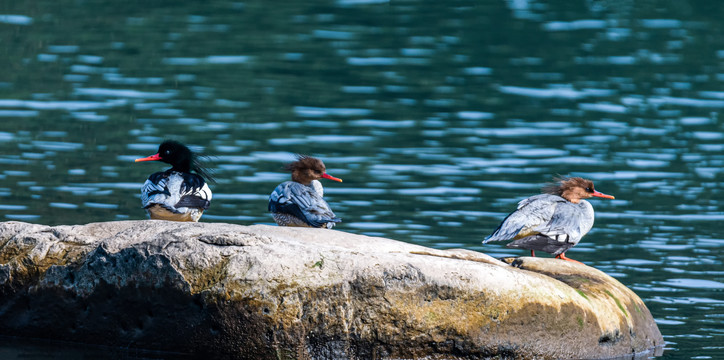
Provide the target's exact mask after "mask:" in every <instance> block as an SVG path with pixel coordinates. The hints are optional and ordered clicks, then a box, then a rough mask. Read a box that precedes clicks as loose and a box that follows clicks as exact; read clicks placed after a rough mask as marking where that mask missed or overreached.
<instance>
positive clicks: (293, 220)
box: [269, 155, 342, 229]
mask: <svg viewBox="0 0 724 360" xmlns="http://www.w3.org/2000/svg"><path fill="white" fill-rule="evenodd" d="M285 168H286V169H287V170H290V171H291V172H292V181H285V182H283V183H281V184H279V185H278V186H277V187H276V188H275V189H274V191H272V193H271V195H269V211H270V212H271V213H272V214H273V217H274V221H275V222H276V223H277V224H278V225H280V226H305V227H315V228H327V229H331V228H332V227H334V225H335V224H336V223H338V222H340V221H342V220H341V219H339V218H337V217H336V215H334V212H333V211H332V209H331V208H330V207H329V204H327V202H326V201H325V200H324V198H323V196H324V190H323V187H322V183H321V182H319V180H318V179H321V178H325V179H330V180H334V181H340V182H341V181H342V179H338V178H335V177H333V176H331V175H329V174H327V173H326V172H325V171H326V168H325V166H324V163H323V162H322V161H321V160H319V159H316V158H313V157H309V156H303V155H299V156H298V157H297V161H295V162H293V163H291V164H288V165H287V166H286V167H285Z"/></svg>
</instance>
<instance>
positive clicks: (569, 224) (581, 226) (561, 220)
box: [535, 200, 593, 245]
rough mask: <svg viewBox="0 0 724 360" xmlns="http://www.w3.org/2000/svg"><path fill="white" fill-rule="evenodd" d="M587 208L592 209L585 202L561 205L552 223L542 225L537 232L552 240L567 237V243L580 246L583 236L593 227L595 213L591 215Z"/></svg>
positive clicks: (557, 208) (551, 220)
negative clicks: (559, 236) (560, 236)
mask: <svg viewBox="0 0 724 360" xmlns="http://www.w3.org/2000/svg"><path fill="white" fill-rule="evenodd" d="M587 207H590V204H588V202H586V201H585V200H583V201H581V202H580V203H578V204H573V203H570V202H563V203H560V204H558V206H557V207H556V211H555V213H554V214H553V217H552V218H551V219H550V221H549V222H548V223H547V224H541V225H540V226H538V227H537V228H536V229H535V230H536V231H538V232H539V233H541V234H542V235H545V236H548V237H551V238H556V237H557V236H558V235H567V239H566V242H567V243H570V244H573V245H575V244H578V242H579V241H581V238H582V237H583V235H586V233H588V231H589V230H591V227H593V212H592V210H591V212H590V215H589V212H588V209H587ZM591 209H592V208H591Z"/></svg>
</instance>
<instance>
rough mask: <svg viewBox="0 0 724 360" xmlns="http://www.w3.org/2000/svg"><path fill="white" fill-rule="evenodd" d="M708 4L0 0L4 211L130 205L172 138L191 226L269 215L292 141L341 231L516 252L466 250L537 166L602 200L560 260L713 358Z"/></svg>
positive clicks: (722, 92)
mask: <svg viewBox="0 0 724 360" xmlns="http://www.w3.org/2000/svg"><path fill="white" fill-rule="evenodd" d="M723 16H724V7H722V6H721V4H719V3H718V2H716V1H709V2H706V1H674V0H670V1H626V0H619V1H613V0H609V1H605V0H586V1H560V0H559V1H555V0H551V1H543V0H507V1H505V0H496V1H493V0H479V1H436V2H431V1H417V0H409V1H407V0H405V1H392V2H387V1H380V0H335V1H313V2H310V1H298V0H293V1H281V2H273V1H243V2H235V1H222V0H218V1H217V0H213V1H189V2H179V1H147V2H136V1H123V2H118V1H116V2H113V1H112V2H109V1H100V0H80V1H66V0H60V1H59V0H38V1H29V2H25V1H13V2H4V3H2V5H1V6H0V47H2V50H3V55H2V56H1V57H0V66H1V68H2V69H3V71H2V73H1V74H0V219H2V220H19V221H27V222H33V223H42V224H50V225H54V224H82V223H89V222H95V221H108V220H126V219H143V218H145V213H144V211H143V210H142V209H141V208H140V199H139V188H140V185H141V184H142V183H143V181H144V180H145V179H146V177H147V176H148V175H149V174H150V173H152V172H154V171H158V170H161V169H163V168H164V166H162V165H163V164H160V163H134V162H133V159H135V158H138V157H141V156H147V155H151V154H154V153H155V152H156V149H157V147H158V144H159V143H160V142H161V141H162V140H163V139H166V138H173V139H178V140H181V141H183V142H186V143H188V144H191V145H193V146H194V149H196V150H198V151H202V152H203V153H205V154H207V155H213V156H214V157H215V160H214V163H213V167H214V168H215V169H216V176H217V178H218V184H216V185H215V186H213V188H212V190H213V191H214V200H213V203H212V206H211V208H210V209H209V210H208V211H207V213H205V214H204V218H203V221H208V222H230V223H236V224H255V223H272V219H271V217H270V215H269V214H267V213H266V208H267V197H268V194H269V193H270V192H271V190H272V189H273V188H274V187H275V186H276V184H278V183H279V182H281V181H283V180H286V179H288V178H289V174H287V173H284V172H283V171H282V170H281V166H282V165H283V164H284V163H285V162H287V161H289V160H291V159H292V158H293V154H294V153H304V154H310V155H315V156H318V157H320V158H322V159H323V160H324V162H325V163H326V165H327V169H328V172H329V173H330V174H332V175H334V176H337V177H341V178H343V179H344V182H343V183H335V182H327V183H325V185H326V191H325V193H326V194H327V200H328V202H329V203H330V204H331V206H332V208H333V209H334V210H335V212H336V213H337V214H338V216H340V217H341V218H343V221H344V222H343V223H342V224H340V225H339V226H338V227H337V229H338V230H342V231H348V232H353V233H360V234H369V235H375V236H385V237H389V238H393V239H398V240H402V241H406V242H411V243H416V244H421V245H425V246H431V247H434V248H441V249H446V248H461V247H462V248H467V249H472V250H476V251H482V252H485V253H488V254H490V255H492V256H506V255H525V254H526V253H527V252H525V251H516V250H510V249H506V248H505V247H504V244H502V243H501V244H489V245H485V246H483V245H482V244H481V241H482V239H483V238H484V236H486V235H488V234H489V233H491V232H492V231H493V230H494V229H495V227H496V226H497V224H498V223H499V222H500V221H501V220H502V219H503V218H504V217H505V215H506V214H507V213H508V212H510V211H511V210H513V209H514V208H515V205H516V202H517V201H519V200H521V199H522V198H525V197H527V196H530V195H533V194H536V193H538V192H539V188H540V187H541V186H542V185H543V184H544V183H545V182H547V181H550V180H551V179H552V177H553V176H554V175H556V174H562V175H574V176H583V177H587V178H590V179H592V180H594V181H595V182H596V189H597V190H599V191H601V192H604V193H608V194H613V195H615V196H616V200H605V199H596V200H592V201H591V202H592V203H593V206H594V208H595V209H596V211H597V213H596V224H595V225H594V228H593V230H592V231H591V232H590V233H589V234H588V235H587V236H586V237H584V238H583V240H582V242H581V243H580V244H579V245H578V246H577V247H575V248H574V249H572V250H571V251H569V252H568V253H567V255H568V256H570V257H572V258H574V259H577V260H580V261H583V262H584V263H586V264H588V265H591V266H594V267H596V268H598V269H601V270H603V271H605V272H606V273H608V274H610V275H612V276H614V277H615V278H617V279H618V280H620V281H621V282H623V283H624V284H625V285H627V286H629V287H630V288H632V289H633V290H634V291H635V292H636V293H637V294H638V295H639V296H641V298H642V299H643V300H644V301H645V302H646V304H647V305H648V307H649V309H650V310H651V312H652V313H653V315H654V317H655V318H656V321H657V323H658V325H659V328H660V329H661V332H662V333H663V335H664V339H665V340H666V341H667V346H666V351H665V353H664V355H663V356H662V357H660V359H721V358H724V266H723V265H722V261H723V260H722V255H723V253H724V230H722V225H721V224H722V221H723V220H724V209H723V208H722V203H721V199H722V195H723V191H722V190H723V188H724V186H723V185H724V172H722V166H723V165H724V121H723V120H722V119H720V114H719V112H721V111H722V110H723V109H724V86H723V85H724V27H723V26H722V24H723V23H722V20H721V19H722V17H723ZM3 343H8V342H7V341H3ZM28 348H29V349H34V347H32V346H30V347H25V348H23V349H28ZM2 349H5V350H4V351H11V352H12V351H15V353H18V354H20V355H19V357H22V356H23V354H25V355H26V358H27V355H28V354H27V352H26V353H23V350H18V349H9V350H8V348H2ZM52 349H54V350H52ZM63 349H64V347H63V346H57V347H55V348H51V350H50V354H51V355H52V354H53V353H55V354H63V352H64V351H65V350H63ZM2 351H3V350H1V349H0V352H2ZM28 351H30V352H32V350H28ZM43 351H46V349H44V350H43ZM51 355H48V357H41V358H53V356H51Z"/></svg>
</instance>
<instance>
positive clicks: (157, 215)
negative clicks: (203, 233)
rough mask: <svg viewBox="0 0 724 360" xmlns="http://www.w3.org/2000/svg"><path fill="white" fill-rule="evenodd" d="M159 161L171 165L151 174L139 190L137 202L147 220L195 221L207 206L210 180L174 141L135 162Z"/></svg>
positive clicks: (187, 151) (201, 168) (205, 172)
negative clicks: (139, 198)
mask: <svg viewBox="0 0 724 360" xmlns="http://www.w3.org/2000/svg"><path fill="white" fill-rule="evenodd" d="M142 161H161V162H165V163H167V164H170V165H171V168H170V169H168V170H166V171H160V172H156V173H153V174H151V176H149V177H148V180H146V182H145V183H144V184H143V186H142V187H141V202H142V204H143V208H144V209H146V212H148V215H149V216H150V218H151V219H155V220H171V221H194V222H196V221H199V219H200V218H201V215H203V213H204V210H206V209H208V208H209V205H210V204H211V189H209V186H208V185H207V184H206V180H207V179H208V180H209V181H213V178H212V177H211V175H210V174H209V173H208V171H207V170H206V169H205V168H204V167H203V165H202V164H201V162H200V161H199V159H198V157H197V156H196V154H194V153H193V152H192V151H191V150H190V149H189V148H188V147H187V146H186V145H184V144H181V143H180V142H178V141H173V140H167V141H164V142H163V143H161V145H160V146H159V147H158V153H156V154H154V155H151V156H147V157H144V158H139V159H136V160H135V162H142Z"/></svg>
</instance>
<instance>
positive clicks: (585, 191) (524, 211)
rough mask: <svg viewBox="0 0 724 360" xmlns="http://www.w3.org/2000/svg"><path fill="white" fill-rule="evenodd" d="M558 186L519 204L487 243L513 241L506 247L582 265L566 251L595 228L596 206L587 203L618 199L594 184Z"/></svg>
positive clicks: (576, 181)
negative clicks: (596, 198)
mask: <svg viewBox="0 0 724 360" xmlns="http://www.w3.org/2000/svg"><path fill="white" fill-rule="evenodd" d="M556 180H557V181H558V184H551V185H548V186H545V187H544V188H543V194H541V195H535V196H531V197H529V198H527V199H524V200H522V201H520V202H519V203H518V209H517V210H515V211H513V212H512V213H510V215H508V216H507V217H506V218H505V219H504V220H503V222H502V223H501V224H500V225H499V226H498V228H497V229H495V232H493V234H492V235H489V236H488V237H486V238H485V240H483V244H485V243H487V242H489V241H501V240H513V241H512V242H510V243H508V244H507V245H506V247H509V248H519V249H528V250H530V254H531V256H535V252H534V250H542V251H545V252H547V253H550V254H552V255H554V256H555V257H556V258H558V259H563V260H569V261H574V262H578V261H575V260H572V259H569V258H567V257H566V251H567V250H568V249H570V248H572V247H573V246H575V245H576V244H578V242H579V241H581V238H582V237H583V236H584V235H586V233H588V231H589V230H591V227H593V206H591V204H590V203H589V202H588V201H586V200H584V199H587V198H590V197H593V196H595V197H600V198H604V199H614V197H613V196H611V195H606V194H603V193H600V192H598V191H596V190H595V189H594V188H593V181H591V180H587V179H582V178H579V177H572V178H559V179H556Z"/></svg>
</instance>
